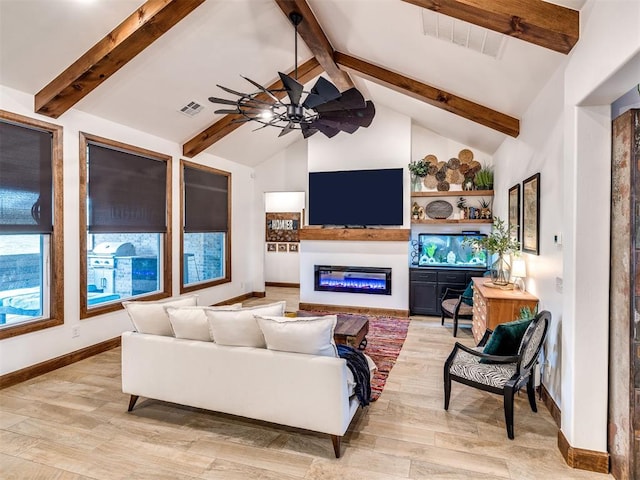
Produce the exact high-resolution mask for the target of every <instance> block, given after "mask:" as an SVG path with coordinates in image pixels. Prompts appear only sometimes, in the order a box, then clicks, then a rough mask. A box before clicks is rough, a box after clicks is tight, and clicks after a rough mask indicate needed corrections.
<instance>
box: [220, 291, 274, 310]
mask: <svg viewBox="0 0 640 480" xmlns="http://www.w3.org/2000/svg"><path fill="white" fill-rule="evenodd" d="M265 296H266V293H265V292H249V293H243V294H242V295H238V296H237V297H233V298H227V299H226V300H223V301H222V302H218V303H214V304H213V306H214V307H219V306H220V305H231V304H232V303H240V302H243V301H244V300H248V299H250V298H253V297H257V298H264V297H265Z"/></svg>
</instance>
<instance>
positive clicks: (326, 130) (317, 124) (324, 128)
mask: <svg viewBox="0 0 640 480" xmlns="http://www.w3.org/2000/svg"><path fill="white" fill-rule="evenodd" d="M311 127H312V128H315V129H316V130H319V131H320V132H322V133H323V134H324V135H325V136H327V137H328V138H332V137H335V136H336V135H337V134H338V133H340V130H338V129H337V128H333V127H330V126H329V125H325V124H323V123H322V121H320V120H316V121H314V122H312V123H311Z"/></svg>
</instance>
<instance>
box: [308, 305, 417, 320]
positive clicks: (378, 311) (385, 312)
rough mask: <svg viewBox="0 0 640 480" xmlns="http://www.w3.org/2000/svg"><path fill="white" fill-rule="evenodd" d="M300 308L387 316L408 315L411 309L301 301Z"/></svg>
mask: <svg viewBox="0 0 640 480" xmlns="http://www.w3.org/2000/svg"><path fill="white" fill-rule="evenodd" d="M298 308H299V309H300V310H311V311H319V312H331V313H334V312H335V313H357V314H359V315H382V316H387V317H408V316H409V310H395V309H391V308H371V307H351V306H343V305H324V304H322V303H300V306H299V307H298Z"/></svg>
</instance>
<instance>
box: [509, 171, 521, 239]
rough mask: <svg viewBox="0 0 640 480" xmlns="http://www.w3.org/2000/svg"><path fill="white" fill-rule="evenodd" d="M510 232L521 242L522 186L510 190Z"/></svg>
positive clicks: (518, 185) (515, 186)
mask: <svg viewBox="0 0 640 480" xmlns="http://www.w3.org/2000/svg"><path fill="white" fill-rule="evenodd" d="M508 227H509V232H510V233H511V236H512V237H513V238H515V239H516V240H518V241H520V184H519V183H518V184H517V185H514V186H513V187H511V188H510V189H509V225H508Z"/></svg>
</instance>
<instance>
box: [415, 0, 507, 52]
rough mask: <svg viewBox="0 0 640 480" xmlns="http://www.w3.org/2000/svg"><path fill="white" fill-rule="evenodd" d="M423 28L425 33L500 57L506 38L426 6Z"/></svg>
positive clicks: (423, 15)
mask: <svg viewBox="0 0 640 480" xmlns="http://www.w3.org/2000/svg"><path fill="white" fill-rule="evenodd" d="M422 29H423V33H424V34H425V35H428V36H430V37H435V38H437V39H439V40H444V41H445V42H450V43H455V44H456V45H459V46H461V47H464V48H468V49H470V50H473V51H475V52H478V53H482V54H483V55H488V56H489V57H492V58H499V57H500V55H501V54H502V50H503V48H504V43H505V39H506V36H505V35H503V34H501V33H498V32H494V31H492V30H487V29H486V28H482V27H479V26H477V25H473V24H472V23H468V22H465V21H462V20H458V19H455V18H452V17H448V16H446V15H442V14H441V13H436V12H434V11H432V10H428V9H426V8H423V9H422Z"/></svg>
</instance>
